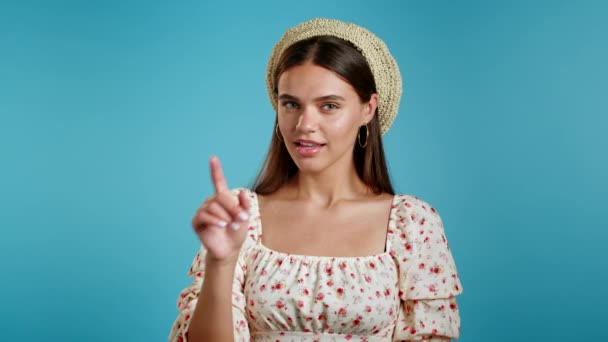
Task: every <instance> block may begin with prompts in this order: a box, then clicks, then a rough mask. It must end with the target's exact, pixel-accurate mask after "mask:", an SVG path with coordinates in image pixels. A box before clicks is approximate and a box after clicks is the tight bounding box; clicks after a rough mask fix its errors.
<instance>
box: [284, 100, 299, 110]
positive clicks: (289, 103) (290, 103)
mask: <svg viewBox="0 0 608 342" xmlns="http://www.w3.org/2000/svg"><path fill="white" fill-rule="evenodd" d="M281 105H282V106H283V107H285V108H286V109H298V104H297V103H295V102H293V101H285V102H283V103H282V104H281Z"/></svg>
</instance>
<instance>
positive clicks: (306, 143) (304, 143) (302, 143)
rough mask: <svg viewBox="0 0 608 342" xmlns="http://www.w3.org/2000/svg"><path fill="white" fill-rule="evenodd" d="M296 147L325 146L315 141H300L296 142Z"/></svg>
mask: <svg viewBox="0 0 608 342" xmlns="http://www.w3.org/2000/svg"><path fill="white" fill-rule="evenodd" d="M296 145H297V146H302V147H315V146H323V145H325V144H322V143H320V142H317V141H314V140H307V139H298V140H296Z"/></svg>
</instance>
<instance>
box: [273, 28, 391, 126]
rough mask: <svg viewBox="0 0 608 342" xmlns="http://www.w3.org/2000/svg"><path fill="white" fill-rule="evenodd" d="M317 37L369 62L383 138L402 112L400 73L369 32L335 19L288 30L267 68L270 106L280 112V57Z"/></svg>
mask: <svg viewBox="0 0 608 342" xmlns="http://www.w3.org/2000/svg"><path fill="white" fill-rule="evenodd" d="M317 36H334V37H338V38H341V39H344V40H346V41H349V42H351V43H352V44H353V45H354V46H355V47H356V48H357V49H358V50H359V51H360V52H361V54H362V55H363V57H364V58H365V59H366V60H367V63H368V64H369V67H370V69H371V72H372V75H373V76H374V82H375V83H376V91H377V92H378V98H379V103H378V120H379V122H380V132H381V134H382V135H384V134H385V133H386V132H387V131H388V129H389V128H390V126H391V125H392V123H393V121H394V120H395V117H396V116H397V112H398V110H399V102H400V100H401V95H402V80H401V73H400V72H399V67H398V66H397V62H396V61H395V59H394V58H393V56H392V55H391V53H390V52H389V50H388V47H387V46H386V44H385V43H384V42H383V41H382V40H381V39H380V38H378V37H377V36H376V35H374V34H373V33H372V32H370V31H369V30H367V29H365V28H363V27H361V26H358V25H355V24H353V23H347V22H343V21H339V20H335V19H325V18H316V19H312V20H309V21H306V22H304V23H301V24H299V25H296V26H294V27H292V28H290V29H288V30H287V31H286V32H285V34H283V36H282V37H281V39H280V40H279V41H278V42H277V44H276V45H275V46H274V48H273V49H272V52H271V54H270V59H269V61H268V66H267V68H266V88H267V90H268V95H269V97H270V103H271V104H272V107H273V108H274V110H275V111H276V110H277V98H276V94H275V92H274V89H275V86H276V85H275V84H274V83H275V82H274V73H275V70H276V68H277V66H278V63H279V59H280V58H281V55H282V54H283V52H284V51H285V49H287V48H288V47H289V46H291V45H292V44H294V43H296V42H298V41H301V40H305V39H308V38H312V37H317Z"/></svg>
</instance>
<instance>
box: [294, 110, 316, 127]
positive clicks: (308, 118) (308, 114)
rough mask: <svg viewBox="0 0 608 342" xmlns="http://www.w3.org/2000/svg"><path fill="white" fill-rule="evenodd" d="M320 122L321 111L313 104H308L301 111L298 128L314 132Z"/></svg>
mask: <svg viewBox="0 0 608 342" xmlns="http://www.w3.org/2000/svg"><path fill="white" fill-rule="evenodd" d="M318 124H319V113H317V111H316V110H315V109H314V107H313V108H311V106H306V107H304V108H303V109H302V111H301V112H300V117H299V118H298V124H297V126H296V129H297V130H298V131H300V132H314V131H316V130H317V126H318Z"/></svg>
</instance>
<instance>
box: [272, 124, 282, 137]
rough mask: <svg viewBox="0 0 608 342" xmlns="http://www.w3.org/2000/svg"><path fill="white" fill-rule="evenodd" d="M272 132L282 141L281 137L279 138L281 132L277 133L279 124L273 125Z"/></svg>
mask: <svg viewBox="0 0 608 342" xmlns="http://www.w3.org/2000/svg"><path fill="white" fill-rule="evenodd" d="M274 133H275V134H276V135H277V138H278V139H279V140H280V141H283V138H281V134H280V133H279V124H277V125H276V126H274Z"/></svg>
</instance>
